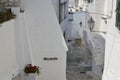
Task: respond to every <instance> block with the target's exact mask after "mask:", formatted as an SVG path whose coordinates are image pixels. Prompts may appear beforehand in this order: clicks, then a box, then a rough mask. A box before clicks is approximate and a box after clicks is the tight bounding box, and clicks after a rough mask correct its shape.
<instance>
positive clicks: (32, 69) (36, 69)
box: [24, 64, 40, 75]
mask: <svg viewBox="0 0 120 80" xmlns="http://www.w3.org/2000/svg"><path fill="white" fill-rule="evenodd" d="M24 73H25V74H27V75H28V74H30V73H36V74H38V75H39V73H40V70H39V66H35V65H32V64H27V65H26V66H25V68H24Z"/></svg>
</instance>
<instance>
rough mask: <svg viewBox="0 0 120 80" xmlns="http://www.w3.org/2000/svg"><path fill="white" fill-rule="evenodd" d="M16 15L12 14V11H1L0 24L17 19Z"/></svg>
mask: <svg viewBox="0 0 120 80" xmlns="http://www.w3.org/2000/svg"><path fill="white" fill-rule="evenodd" d="M15 17H16V15H15V14H13V13H12V10H11V9H4V10H1V11H0V24H1V23H4V22H6V21H9V20H11V19H15Z"/></svg>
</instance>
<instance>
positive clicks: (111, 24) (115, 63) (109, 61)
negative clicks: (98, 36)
mask: <svg viewBox="0 0 120 80" xmlns="http://www.w3.org/2000/svg"><path fill="white" fill-rule="evenodd" d="M116 1H117V0H113V2H112V0H111V1H109V0H107V3H108V4H107V6H106V7H107V9H106V12H107V14H108V15H110V14H109V13H110V11H112V12H113V14H112V15H111V18H109V19H108V20H107V24H106V25H105V27H106V29H107V36H106V48H105V50H106V51H105V66H104V73H103V79H102V80H120V76H119V75H120V70H119V67H120V65H119V59H120V58H119V53H120V50H119V47H120V34H119V30H118V29H117V28H116V26H115V20H116V12H115V10H116ZM112 5H113V7H112ZM103 29H104V28H103Z"/></svg>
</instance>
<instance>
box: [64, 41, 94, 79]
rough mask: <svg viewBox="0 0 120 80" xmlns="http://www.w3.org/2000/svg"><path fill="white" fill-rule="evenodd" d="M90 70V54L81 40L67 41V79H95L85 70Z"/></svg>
mask: <svg viewBox="0 0 120 80" xmlns="http://www.w3.org/2000/svg"><path fill="white" fill-rule="evenodd" d="M89 71H92V56H91V53H90V51H89V50H88V48H87V46H86V45H85V43H84V41H83V40H73V41H72V42H70V43H69V51H68V54H67V72H66V73H67V80H95V79H94V78H93V77H92V76H91V75H88V74H87V72H89Z"/></svg>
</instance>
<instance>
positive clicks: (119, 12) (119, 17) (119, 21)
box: [116, 0, 120, 30]
mask: <svg viewBox="0 0 120 80" xmlns="http://www.w3.org/2000/svg"><path fill="white" fill-rule="evenodd" d="M116 27H117V28H118V29H119V30H120V0H117V3H116Z"/></svg>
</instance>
